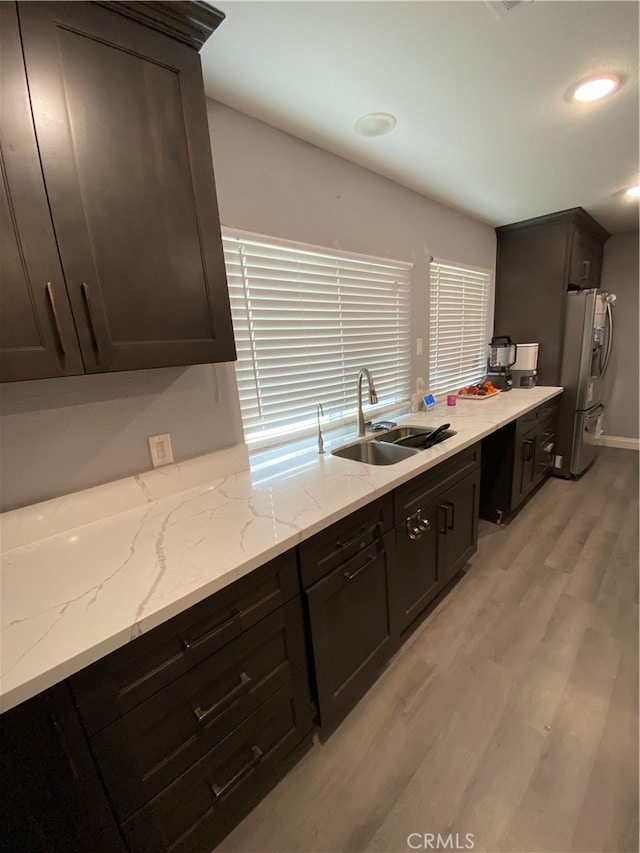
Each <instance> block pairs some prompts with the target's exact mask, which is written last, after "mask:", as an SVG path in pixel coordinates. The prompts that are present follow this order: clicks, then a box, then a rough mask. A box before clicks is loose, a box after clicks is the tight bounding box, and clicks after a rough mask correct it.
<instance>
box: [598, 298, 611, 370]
mask: <svg viewBox="0 0 640 853" xmlns="http://www.w3.org/2000/svg"><path fill="white" fill-rule="evenodd" d="M607 321H608V322H607V351H606V353H605V357H604V362H603V364H602V366H601V369H600V378H602V377H603V376H604V375H605V373H606V372H607V367H609V359H610V358H611V349H612V347H613V311H612V310H611V304H610V303H609V302H607Z"/></svg>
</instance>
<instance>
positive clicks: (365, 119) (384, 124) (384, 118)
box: [354, 113, 396, 136]
mask: <svg viewBox="0 0 640 853" xmlns="http://www.w3.org/2000/svg"><path fill="white" fill-rule="evenodd" d="M395 126H396V117H395V116H392V115H391V113H368V114H367V115H366V116H361V117H360V118H359V119H358V121H357V122H356V123H355V125H354V127H355V130H356V133H359V134H360V136H384V135H385V133H389V132H390V131H392V130H393V128H394V127H395Z"/></svg>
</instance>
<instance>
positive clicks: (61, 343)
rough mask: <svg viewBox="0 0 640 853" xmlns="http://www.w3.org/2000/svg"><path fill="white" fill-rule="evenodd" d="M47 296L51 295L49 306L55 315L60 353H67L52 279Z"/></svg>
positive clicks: (54, 323)
mask: <svg viewBox="0 0 640 853" xmlns="http://www.w3.org/2000/svg"><path fill="white" fill-rule="evenodd" d="M46 290H47V296H48V297H49V307H50V308H51V316H52V317H53V327H54V329H55V330H56V338H57V340H58V349H59V350H60V355H63V356H64V355H66V353H67V351H66V349H65V348H64V340H63V338H62V329H61V328H60V321H59V319H58V309H57V308H56V300H55V297H54V294H53V286H52V284H51V282H50V281H48V282H47V286H46Z"/></svg>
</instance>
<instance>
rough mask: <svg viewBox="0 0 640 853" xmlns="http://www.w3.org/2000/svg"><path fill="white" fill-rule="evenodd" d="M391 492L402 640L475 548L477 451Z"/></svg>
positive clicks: (395, 581) (394, 590)
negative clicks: (393, 496) (394, 519)
mask: <svg viewBox="0 0 640 853" xmlns="http://www.w3.org/2000/svg"><path fill="white" fill-rule="evenodd" d="M460 457H461V458H460V459H458V457H455V458H454V460H453V461H450V462H448V463H444V465H442V466H438V468H435V469H433V471H430V472H427V474H424V475H422V477H420V478H416V480H414V481H411V482H410V483H408V484H406V485H405V486H403V487H401V488H400V489H397V490H396V494H395V504H396V518H397V519H398V518H399V519H401V520H400V522H399V523H398V524H397V525H396V530H395V532H396V567H395V572H394V575H393V579H392V584H391V597H392V605H393V613H394V622H395V630H396V632H397V633H398V634H399V635H400V636H401V637H402V635H403V634H404V633H405V632H407V631H408V630H409V629H410V628H411V627H412V626H413V625H414V623H415V622H416V620H418V619H419V618H420V616H421V615H422V614H423V613H424V611H425V610H426V608H427V606H428V605H429V604H430V603H431V602H432V601H433V599H434V598H435V597H436V595H438V594H439V593H440V592H441V591H442V589H444V587H445V586H446V585H447V584H448V583H449V582H450V581H451V580H452V579H453V578H454V577H455V575H456V574H457V573H458V572H459V571H460V569H461V568H462V567H463V566H464V565H465V564H466V562H467V561H468V560H469V558H470V557H471V556H472V554H473V553H474V552H475V550H476V543H477V538H478V500H479V492H480V472H479V468H478V461H479V449H478V448H477V447H476V448H472V449H471V450H470V451H466V452H464V453H463V454H460Z"/></svg>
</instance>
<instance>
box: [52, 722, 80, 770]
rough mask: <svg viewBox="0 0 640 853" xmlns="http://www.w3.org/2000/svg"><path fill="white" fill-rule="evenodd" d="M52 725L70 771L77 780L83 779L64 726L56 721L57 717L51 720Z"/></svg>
mask: <svg viewBox="0 0 640 853" xmlns="http://www.w3.org/2000/svg"><path fill="white" fill-rule="evenodd" d="M51 724H52V726H53V730H54V732H55V733H56V737H57V738H58V743H59V744H60V746H61V747H62V751H63V752H64V754H65V757H66V759H67V764H68V766H69V770H70V771H71V775H72V776H73V778H74V779H76V780H78V779H81V778H82V774H81V773H80V771H79V770H78V768H77V767H76V764H75V761H74V760H73V757H72V755H71V752H70V750H69V744H68V743H67V740H66V738H65V736H64V732H63V731H62V726H61V725H60V723H59V722H58V721H57V720H56V718H55V717H52V718H51Z"/></svg>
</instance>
